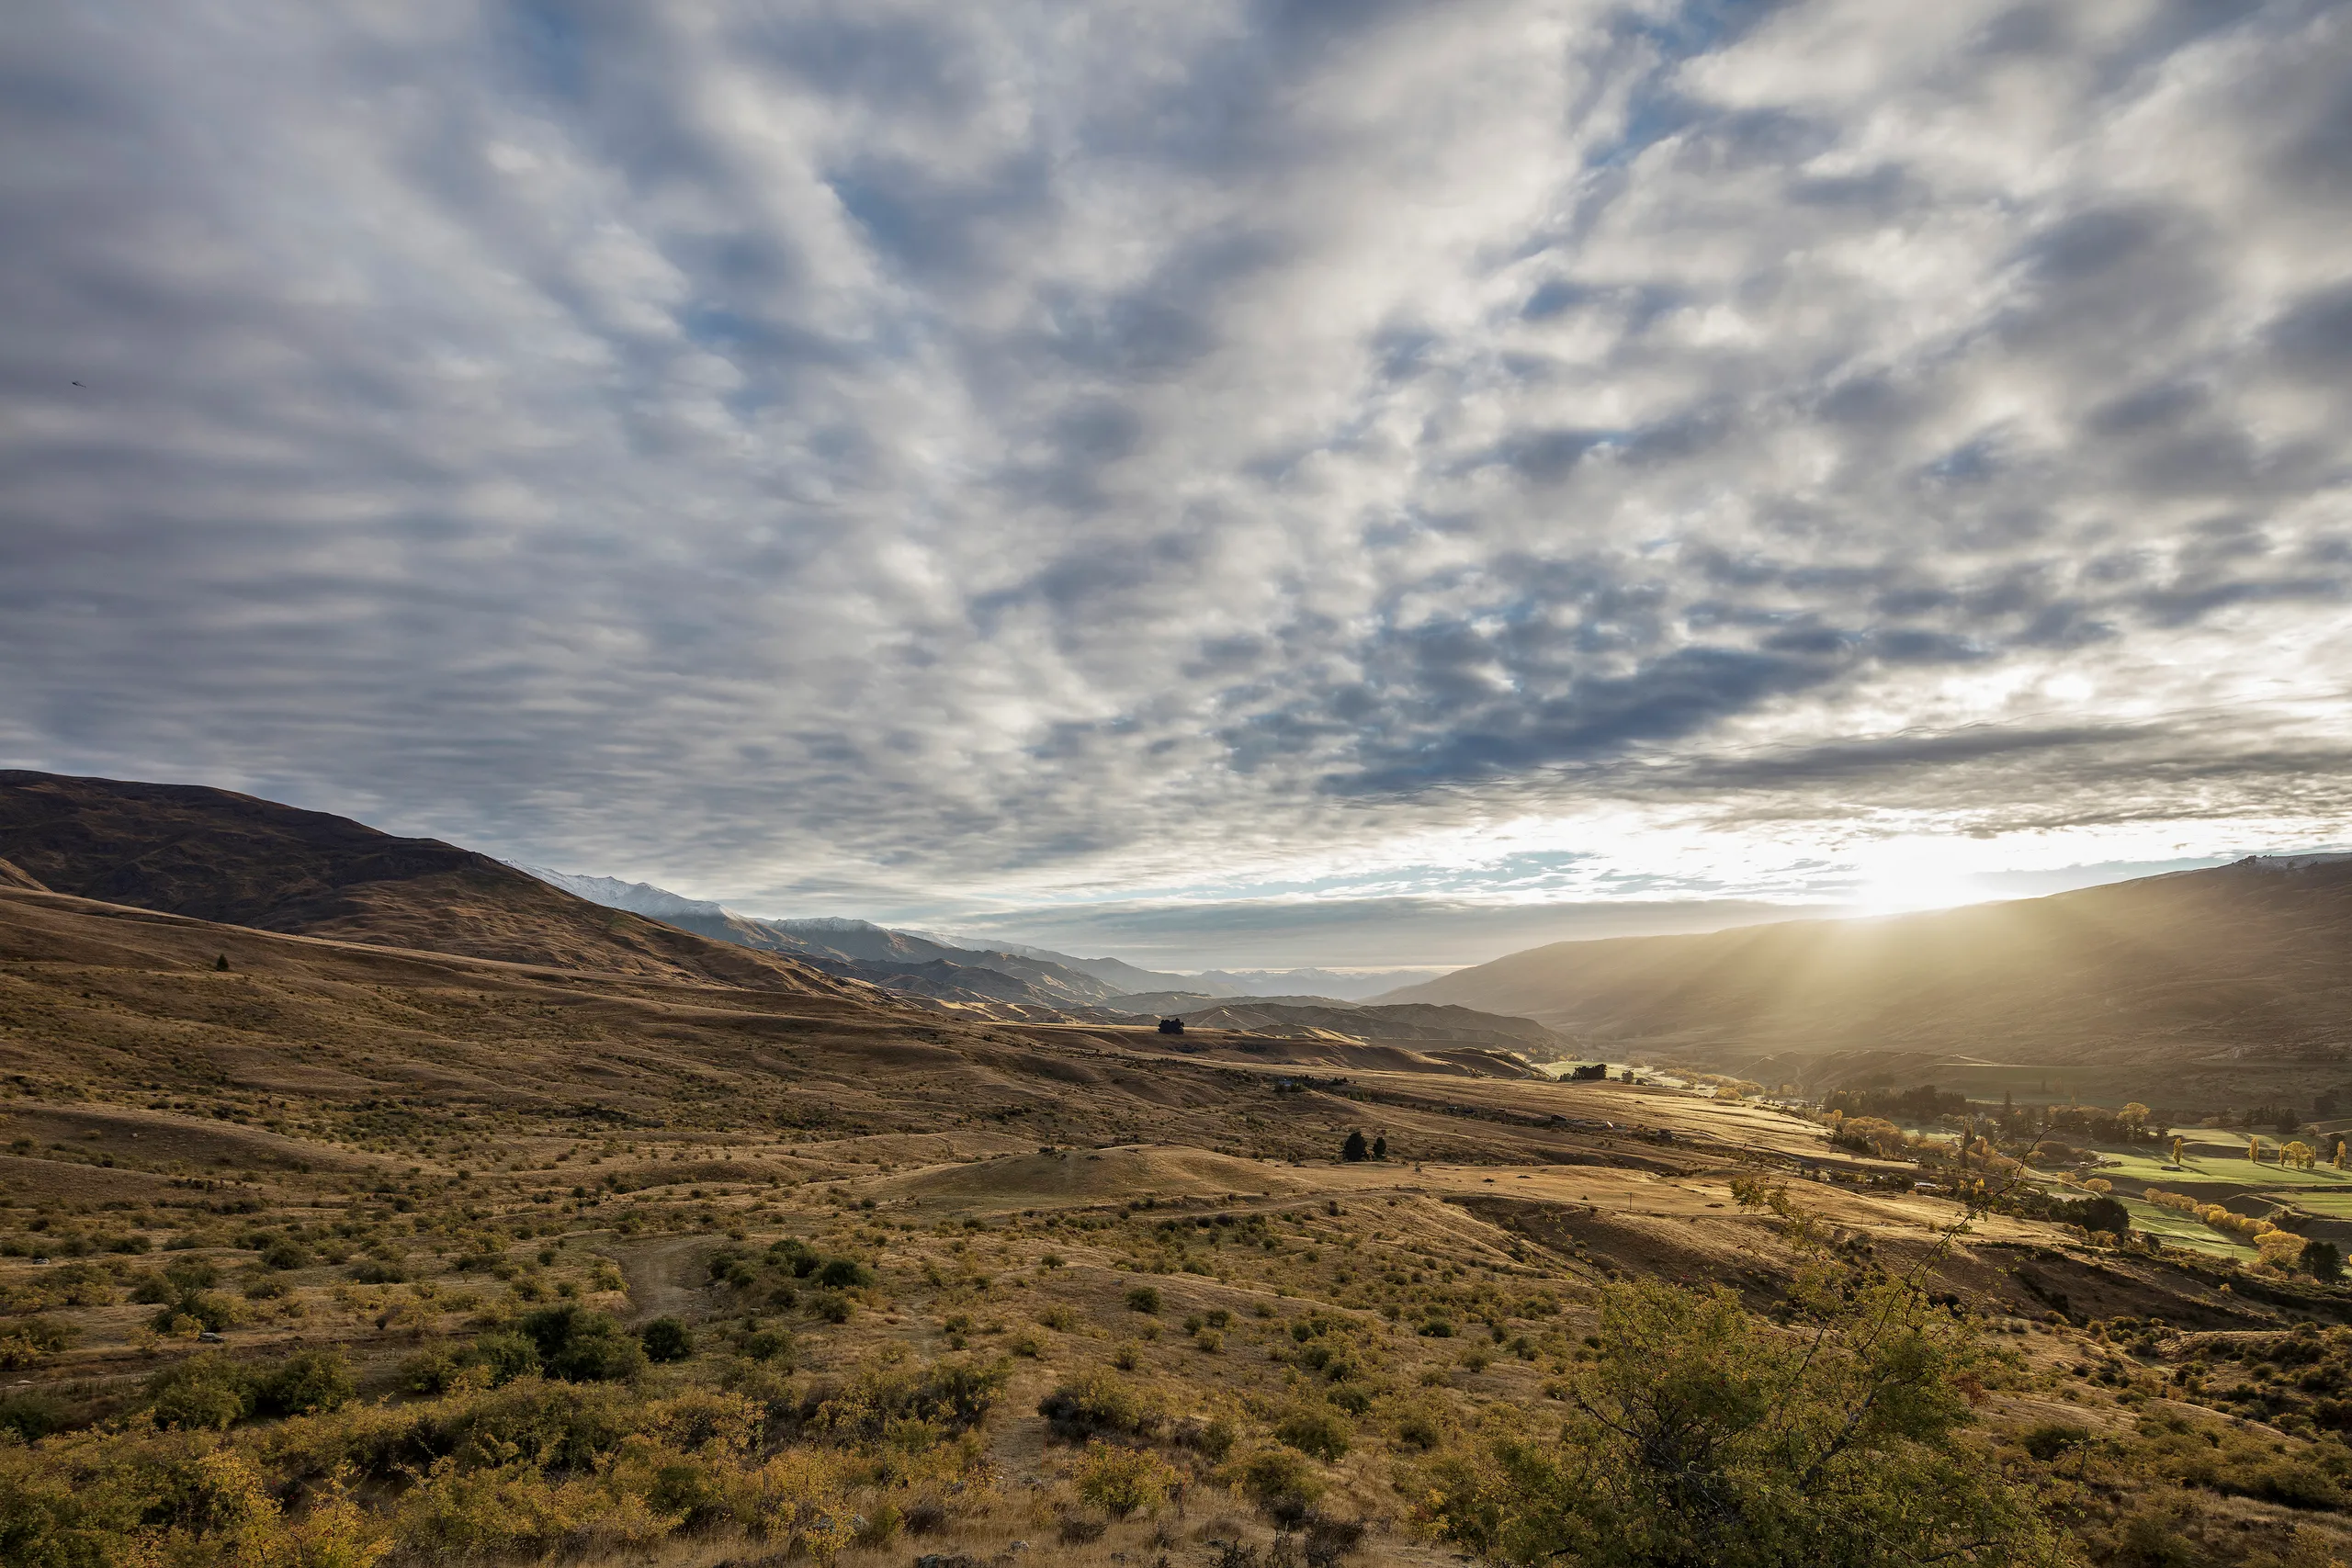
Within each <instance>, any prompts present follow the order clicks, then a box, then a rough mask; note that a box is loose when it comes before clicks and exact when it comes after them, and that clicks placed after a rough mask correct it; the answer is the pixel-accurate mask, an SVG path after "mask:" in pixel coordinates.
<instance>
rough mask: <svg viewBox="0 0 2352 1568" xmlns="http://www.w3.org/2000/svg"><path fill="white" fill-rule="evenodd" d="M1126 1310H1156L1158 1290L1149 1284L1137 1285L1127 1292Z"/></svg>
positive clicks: (1157, 1308)
mask: <svg viewBox="0 0 2352 1568" xmlns="http://www.w3.org/2000/svg"><path fill="white" fill-rule="evenodd" d="M1127 1310H1128V1311H1129V1312H1158V1311H1159V1291H1158V1290H1157V1289H1156V1288H1154V1287H1152V1286H1150V1285H1137V1286H1136V1288H1135V1289H1134V1290H1132V1291H1129V1292H1127Z"/></svg>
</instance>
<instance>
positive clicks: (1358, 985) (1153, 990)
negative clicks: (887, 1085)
mask: <svg viewBox="0 0 2352 1568" xmlns="http://www.w3.org/2000/svg"><path fill="white" fill-rule="evenodd" d="M515 869H516V870H518V871H524V872H527V873H529V874H531V875H533V876H536V877H537V878H539V879H540V880H541V881H543V882H546V883H548V884H549V885H551V886H556V887H560V888H562V889H563V890H564V891H565V892H567V893H571V894H574V895H576V896H578V897H582V898H585V899H588V900H589V901H590V902H592V903H596V904H603V905H605V906H606V907H607V908H615V909H626V910H628V911H629V912H630V913H632V914H638V915H643V916H646V917H647V918H649V919H656V920H662V921H665V922H667V923H669V924H671V925H673V926H678V927H680V928H682V929H684V930H686V931H694V932H696V933H697V934H699V935H702V936H707V937H710V938H712V939H714V940H715V941H718V942H738V943H741V945H743V946H745V947H752V948H758V949H760V950H762V951H763V952H769V953H789V954H791V955H792V956H793V957H796V958H797V959H799V960H801V961H802V962H804V963H807V964H814V965H816V966H817V967H819V968H821V969H825V970H827V971H828V972H830V973H832V974H837V975H842V976H851V977H854V978H856V979H860V980H865V981H869V982H871V983H872V984H875V985H877V986H882V987H887V988H888V989H891V990H894V991H899V992H900V993H902V994H905V995H908V996H911V997H920V998H925V999H926V1000H928V1001H930V1002H933V1003H937V1004H940V1005H941V1006H943V1007H944V1008H946V1009H948V1010H954V1011H958V1012H968V1013H978V1014H980V1015H982V1016H986V1017H997V1018H1025V1019H1033V1020H1034V1019H1038V1018H1040V1017H1042V1016H1043V1015H1044V1014H1045V1013H1046V1012H1061V1013H1066V1014H1069V1015H1070V1016H1073V1017H1075V1018H1077V1019H1079V1020H1080V1021H1110V1020H1111V1019H1113V1018H1114V1017H1121V1018H1124V1017H1128V1016H1132V1015H1136V1014H1140V1013H1148V1012H1153V1011H1155V1010H1156V1009H1155V1008H1154V1007H1153V1006H1152V1005H1148V998H1151V997H1153V996H1170V997H1181V998H1187V999H1192V998H1203V997H1207V998H1222V997H1250V996H1259V995H1263V994H1265V993H1267V992H1274V993H1296V992H1299V991H1302V990H1306V989H1308V988H1309V987H1313V988H1314V990H1315V994H1313V995H1311V996H1307V997H1306V998H1299V999H1303V1000H1305V1001H1306V1002H1308V1003H1311V1004H1313V1005H1317V1006H1328V1005H1340V1006H1344V1005H1345V1004H1346V1002H1347V1001H1348V1000H1349V999H1351V998H1363V997H1367V996H1370V995H1373V994H1374V993H1375V992H1378V991H1383V990H1387V989H1390V988H1392V987H1394V986H1395V984H1396V975H1395V973H1394V972H1390V973H1385V974H1384V973H1379V972H1373V973H1367V974H1348V973H1345V972H1341V971H1335V970H1329V969H1293V970H1259V971H1251V972H1247V973H1242V974H1229V973H1227V972H1225V971H1221V970H1220V971H1213V972H1211V973H1209V974H1205V975H1174V974H1163V973H1159V972H1157V971H1154V970H1150V969H1142V968H1138V967H1136V965H1135V964H1128V963H1126V962H1125V961H1123V960H1121V959H1116V958H1080V957H1078V956H1076V955H1074V954H1071V953H1056V952H1054V951H1053V950H1051V949H1050V948H1042V947H1024V946H1021V945H1019V944H1010V943H1009V944H1005V945H1001V946H975V945H971V944H969V943H967V942H959V941H958V940H956V939H955V938H953V937H948V936H943V935H940V934H937V933H935V932H932V931H907V930H899V929H894V928H891V927H888V926H879V925H876V924H874V923H873V922H872V921H869V920H855V919H840V918H838V917H828V918H823V919H768V918H765V917H762V916H755V915H745V914H740V913H738V912H736V911H735V910H732V909H729V908H727V907H726V906H725V905H723V904H718V903H714V902H712V901H710V900H708V899H702V898H688V897H684V896H683V895H681V894H676V893H673V892H671V891H669V890H668V889H667V888H662V887H656V886H653V885H652V884H650V883H647V882H623V881H620V880H619V879H617V878H616V877H610V876H580V875H575V874H571V873H570V872H562V871H553V870H550V869H548V867H546V866H536V865H520V864H518V865H517V866H516V867H515ZM1166 1011H1168V1012H1170V1013H1172V1012H1174V1011H1175V1009H1174V1008H1172V1007H1171V1008H1168V1009H1166Z"/></svg>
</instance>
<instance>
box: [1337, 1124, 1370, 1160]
mask: <svg viewBox="0 0 2352 1568" xmlns="http://www.w3.org/2000/svg"><path fill="white" fill-rule="evenodd" d="M1371 1157H1372V1145H1370V1144H1368V1143H1366V1142H1364V1137H1363V1128H1361V1127H1356V1128H1351V1129H1350V1131H1349V1133H1348V1141H1347V1142H1346V1143H1344V1144H1341V1145H1340V1158H1341V1159H1343V1160H1349V1161H1359V1160H1367V1159H1370V1158H1371Z"/></svg>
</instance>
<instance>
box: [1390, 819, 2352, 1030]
mask: <svg viewBox="0 0 2352 1568" xmlns="http://www.w3.org/2000/svg"><path fill="white" fill-rule="evenodd" d="M1385 999H1386V1000H1389V1001H1431V1002H1454V1003H1460V1004H1463V1005H1465V1006H1470V1007H1476V1008H1484V1009H1488V1010H1493V1011H1497V1012H1516V1013H1524V1014H1526V1015H1527V1016H1529V1017H1531V1018H1534V1019H1537V1020H1540V1021H1543V1022H1544V1023H1547V1024H1549V1025H1551V1026H1552V1027H1553V1028H1555V1029H1557V1030H1559V1031H1561V1032H1564V1033H1566V1034H1568V1035H1571V1036H1573V1037H1574V1038H1576V1039H1577V1040H1578V1041H1579V1042H1581V1043H1583V1044H1584V1046H1585V1048H1586V1049H1588V1050H1591V1051H1596V1052H1599V1051H1604V1050H1611V1049H1619V1048H1624V1047H1632V1046H1639V1047H1642V1048H1644V1049H1646V1050H1649V1051H1655V1052H1675V1053H1679V1054H1682V1055H1690V1056H1694V1057H1695V1056H1703V1055H1717V1056H1722V1055H1728V1054H1756V1055H1763V1054H1770V1053H1781V1054H1791V1053H1803V1054H1818V1053H1826V1052H1833V1051H1891V1052H1898V1053H1912V1054H1917V1055H1926V1056H1928V1057H1930V1058H1933V1057H1936V1056H1949V1055H1962V1056H1970V1057H1976V1058H1985V1059H1991V1060H1996V1061H2010V1062H2053V1063H2068V1064H2077V1063H2079V1064H2096V1063H2100V1062H2123V1061H2132V1060H2146V1059H2148V1058H2150V1057H2152V1056H2159V1055H2170V1056H2190V1057H2193V1056H2207V1055H2216V1054H2223V1055H2226V1054H2232V1053H2243V1054H2244V1055H2247V1056H2255V1057H2272V1058H2296V1057H2310V1058H2314V1059H2326V1058H2331V1057H2333V1056H2335V1055H2336V1054H2338V1053H2340V1052H2342V1051H2343V1050H2344V1049H2345V1047H2346V1045H2347V1044H2352V862H2347V861H2342V860H2325V859H2320V860H2312V859H2305V860H2267V861H2266V860H2251V859H2250V860H2246V861H2242V862H2239V863H2236V864H2233V865H2228V866H2221V867H2216V868H2214V869H2212V870H2210V871H2193V872H2183V873H2179V874H2175V875H2170V876H2159V877H2150V878H2146V879H2143V880H2141V881H2137V882H2126V883H2118V884H2114V885H2111V886H2104V887H2091V888H2085V889H2082V890H2080V891H2077V892H2072V893H2062V894H2058V895H2056V896H2054V897H2047V898H2032V899H2023V900H2019V901H2017V902H2014V903H2005V904H1987V905H1979V906H1975V907H1973V908H1962V909H1949V910H1941V911H1938V912H1935V913H1929V914H1917V915H1902V916H1894V917H1888V918H1883V919H1859V920H1801V921H1791V922H1789V923H1786V924H1782V925H1771V926H1750V927H1745V928H1742V929H1740V930H1737V931H1718V932H1714V933H1713V934H1711V935H1706V936H1666V937H1633V938H1623V939H1618V940H1613V941H1607V942H1556V943H1554V944H1552V945H1550V946H1547V947H1539V948H1534V949H1531V950H1530V951H1528V952H1525V953H1513V954H1511V955H1510V957H1508V958H1500V959H1497V960H1496V961H1495V962H1493V963H1491V964H1480V965H1479V966H1477V967H1476V968H1473V969H1464V970H1462V971H1459V972H1458V973H1455V974H1453V975H1449V976H1444V977H1443V978H1442V979H1439V980H1433V981H1430V982H1429V983H1428V984H1426V985H1421V986H1415V987H1409V988H1408V989H1405V990H1401V991H1397V992H1392V993H1391V994H1390V995H1389V997H1387V998H1385Z"/></svg>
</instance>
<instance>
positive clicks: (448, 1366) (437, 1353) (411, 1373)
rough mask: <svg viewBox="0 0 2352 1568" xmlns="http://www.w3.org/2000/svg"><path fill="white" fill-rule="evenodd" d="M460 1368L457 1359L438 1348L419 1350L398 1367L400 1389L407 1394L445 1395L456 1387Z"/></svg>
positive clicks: (460, 1365) (461, 1364)
mask: <svg viewBox="0 0 2352 1568" xmlns="http://www.w3.org/2000/svg"><path fill="white" fill-rule="evenodd" d="M462 1366H463V1363H461V1362H460V1361H459V1360H458V1358H457V1357H455V1356H452V1355H451V1354H449V1352H448V1351H447V1350H446V1349H444V1348H440V1347H438V1346H435V1348H432V1349H430V1350H419V1351H418V1352H417V1353H416V1354H415V1355H413V1356H411V1357H409V1358H408V1359H406V1360H404V1361H402V1362H401V1365H400V1371H399V1374H398V1375H399V1378H400V1386H401V1391H402V1392H403V1393H426V1394H441V1393H448V1392H449V1390H450V1389H451V1388H453V1387H454V1386H456V1384H457V1382H458V1372H459V1371H460V1370H462Z"/></svg>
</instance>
